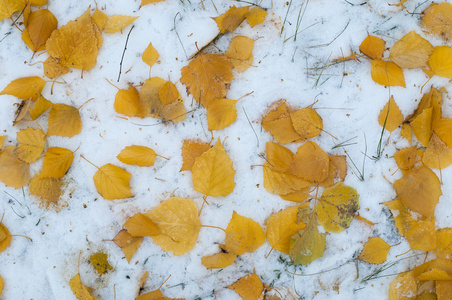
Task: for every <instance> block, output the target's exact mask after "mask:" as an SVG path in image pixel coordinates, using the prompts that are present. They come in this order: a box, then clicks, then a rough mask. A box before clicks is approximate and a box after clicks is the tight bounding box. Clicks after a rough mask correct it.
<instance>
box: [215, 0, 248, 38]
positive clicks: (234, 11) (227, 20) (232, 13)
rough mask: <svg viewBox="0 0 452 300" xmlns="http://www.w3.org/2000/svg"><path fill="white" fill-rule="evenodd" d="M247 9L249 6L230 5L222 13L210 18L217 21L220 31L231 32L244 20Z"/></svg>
mask: <svg viewBox="0 0 452 300" xmlns="http://www.w3.org/2000/svg"><path fill="white" fill-rule="evenodd" d="M248 9H249V6H244V7H235V6H232V7H231V8H230V9H228V10H227V11H226V12H225V13H224V14H222V15H220V16H218V17H215V18H212V19H214V20H215V22H216V23H217V26H218V29H220V33H226V32H227V31H230V32H233V31H234V30H235V29H236V28H237V27H238V26H239V25H240V24H241V23H242V22H243V20H245V17H246V14H247V13H248Z"/></svg>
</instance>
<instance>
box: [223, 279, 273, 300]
mask: <svg viewBox="0 0 452 300" xmlns="http://www.w3.org/2000/svg"><path fill="white" fill-rule="evenodd" d="M227 288H228V289H231V290H233V291H235V292H236V293H237V294H239V295H240V297H242V299H244V300H257V299H260V296H261V295H262V292H263V291H264V285H263V284H262V282H261V280H260V279H259V276H257V275H256V274H255V273H253V274H250V275H247V276H245V277H242V278H240V279H239V280H238V281H236V282H234V283H233V284H231V285H230V286H227Z"/></svg>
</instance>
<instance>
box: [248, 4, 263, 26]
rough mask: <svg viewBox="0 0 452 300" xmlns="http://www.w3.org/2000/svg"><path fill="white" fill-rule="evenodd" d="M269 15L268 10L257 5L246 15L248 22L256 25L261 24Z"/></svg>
mask: <svg viewBox="0 0 452 300" xmlns="http://www.w3.org/2000/svg"><path fill="white" fill-rule="evenodd" d="M266 16H267V12H266V11H265V10H263V9H262V8H260V7H258V6H255V7H253V8H251V9H250V10H249V11H248V12H247V13H246V15H245V18H246V22H247V23H248V24H249V25H250V26H251V27H254V26H256V25H258V24H261V23H263V22H264V21H265V17H266Z"/></svg>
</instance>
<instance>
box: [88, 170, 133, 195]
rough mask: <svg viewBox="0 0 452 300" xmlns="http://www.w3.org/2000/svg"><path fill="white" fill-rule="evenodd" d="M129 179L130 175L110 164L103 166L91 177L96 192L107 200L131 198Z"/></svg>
mask: <svg viewBox="0 0 452 300" xmlns="http://www.w3.org/2000/svg"><path fill="white" fill-rule="evenodd" d="M130 178H132V174H130V173H129V172H127V171H126V170H124V169H121V168H120V167H117V166H114V165H112V164H106V165H103V166H102V167H100V168H99V169H98V170H97V172H96V174H94V176H93V180H94V184H95V185H96V189H97V192H98V193H99V194H101V195H102V197H104V199H107V200H114V199H124V198H129V197H133V194H132V192H131V191H130V186H129V181H130Z"/></svg>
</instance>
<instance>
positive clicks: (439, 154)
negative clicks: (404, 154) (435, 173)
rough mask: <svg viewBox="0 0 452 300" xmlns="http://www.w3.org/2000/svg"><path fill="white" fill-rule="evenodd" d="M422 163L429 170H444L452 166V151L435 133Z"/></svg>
mask: <svg viewBox="0 0 452 300" xmlns="http://www.w3.org/2000/svg"><path fill="white" fill-rule="evenodd" d="M422 162H423V163H424V165H426V166H427V167H429V168H435V169H444V168H446V167H448V166H450V165H451V164H452V149H451V148H449V147H448V146H447V145H446V143H444V142H443V141H441V139H440V138H439V137H438V136H437V135H436V134H435V133H433V134H432V137H431V138H430V141H429V143H428V146H427V149H425V152H424V156H423V157H422Z"/></svg>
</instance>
